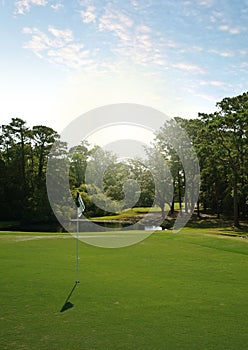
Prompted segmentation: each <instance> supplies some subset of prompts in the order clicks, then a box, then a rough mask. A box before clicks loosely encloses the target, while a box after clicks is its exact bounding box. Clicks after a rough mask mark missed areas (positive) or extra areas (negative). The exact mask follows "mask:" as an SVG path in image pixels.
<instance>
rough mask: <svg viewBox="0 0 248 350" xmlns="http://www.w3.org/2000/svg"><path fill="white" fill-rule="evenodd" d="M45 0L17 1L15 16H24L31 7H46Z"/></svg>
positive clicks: (46, 2)
mask: <svg viewBox="0 0 248 350" xmlns="http://www.w3.org/2000/svg"><path fill="white" fill-rule="evenodd" d="M47 4H48V1H47V0H18V1H16V2H15V14H18V15H24V14H25V13H26V12H29V11H30V8H31V6H32V5H36V6H46V5H47Z"/></svg>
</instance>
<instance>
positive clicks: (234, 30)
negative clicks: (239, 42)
mask: <svg viewBox="0 0 248 350" xmlns="http://www.w3.org/2000/svg"><path fill="white" fill-rule="evenodd" d="M218 29H219V30H222V31H224V32H228V33H230V34H239V33H240V32H241V30H240V28H238V27H231V26H229V25H227V24H222V25H220V26H219V27H218Z"/></svg>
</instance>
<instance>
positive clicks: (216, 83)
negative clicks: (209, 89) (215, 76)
mask: <svg viewBox="0 0 248 350" xmlns="http://www.w3.org/2000/svg"><path fill="white" fill-rule="evenodd" d="M200 85H204V86H205V85H211V86H215V87H224V86H225V85H226V83H224V82H223V81H219V80H212V81H201V82H200Z"/></svg>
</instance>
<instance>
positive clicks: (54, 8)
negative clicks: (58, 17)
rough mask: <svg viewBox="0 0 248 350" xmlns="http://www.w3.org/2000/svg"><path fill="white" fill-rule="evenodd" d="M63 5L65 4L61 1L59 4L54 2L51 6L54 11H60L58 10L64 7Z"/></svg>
mask: <svg viewBox="0 0 248 350" xmlns="http://www.w3.org/2000/svg"><path fill="white" fill-rule="evenodd" d="M63 7H64V5H63V4H61V3H57V4H52V5H51V8H52V9H53V10H54V11H58V10H60V9H62V8H63Z"/></svg>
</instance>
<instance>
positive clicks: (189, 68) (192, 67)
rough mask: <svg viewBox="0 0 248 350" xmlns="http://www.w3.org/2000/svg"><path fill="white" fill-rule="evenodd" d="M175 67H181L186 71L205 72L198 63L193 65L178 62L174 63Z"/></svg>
mask: <svg viewBox="0 0 248 350" xmlns="http://www.w3.org/2000/svg"><path fill="white" fill-rule="evenodd" d="M172 67H173V68H177V69H180V70H182V71H184V72H186V73H188V72H189V73H197V74H205V71H204V69H202V68H201V67H199V66H197V65H193V64H190V63H177V64H172Z"/></svg>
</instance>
